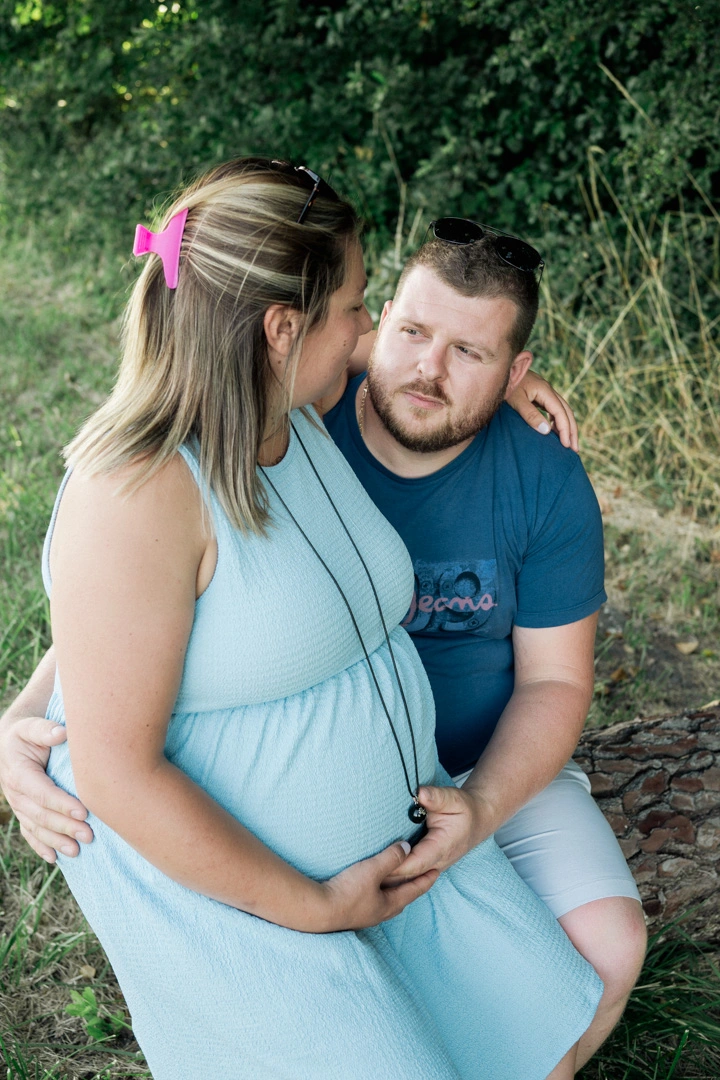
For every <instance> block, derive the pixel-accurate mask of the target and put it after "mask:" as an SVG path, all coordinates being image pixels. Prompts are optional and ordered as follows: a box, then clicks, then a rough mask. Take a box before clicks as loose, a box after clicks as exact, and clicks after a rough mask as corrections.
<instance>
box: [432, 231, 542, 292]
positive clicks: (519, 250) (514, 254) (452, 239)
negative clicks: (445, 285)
mask: <svg viewBox="0 0 720 1080" xmlns="http://www.w3.org/2000/svg"><path fill="white" fill-rule="evenodd" d="M430 228H431V229H432V231H433V236H434V237H435V239H436V240H444V241H445V243H446V244H459V245H460V246H463V245H465V244H474V243H476V242H477V241H478V240H482V238H483V236H489V237H490V239H491V240H492V244H493V247H494V248H495V251H496V252H497V254H498V255H499V256H500V258H501V259H502V261H503V262H505V263H507V264H508V266H512V267H513V268H514V269H515V270H522V271H523V273H525V274H534V273H535V271H536V270H539V271H540V277H542V272H543V267H544V266H545V263H544V262H543V260H542V257H541V255H540V252H539V251H536V250H535V248H534V247H531V246H530V244H526V243H525V241H524V240H520V239H519V237H517V236H508V235H507V234H506V233H501V232H498V231H497V229H493V227H492V225H481V224H480V222H479V221H470V220H469V219H468V218H459V217H443V218H438V219H437V221H431V222H430ZM538 280H540V279H539V278H538Z"/></svg>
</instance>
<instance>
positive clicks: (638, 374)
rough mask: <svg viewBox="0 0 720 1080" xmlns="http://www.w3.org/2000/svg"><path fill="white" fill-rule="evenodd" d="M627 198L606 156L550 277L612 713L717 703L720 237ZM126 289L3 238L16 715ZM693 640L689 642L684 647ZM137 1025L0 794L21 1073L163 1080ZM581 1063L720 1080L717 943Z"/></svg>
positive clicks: (375, 275)
mask: <svg viewBox="0 0 720 1080" xmlns="http://www.w3.org/2000/svg"><path fill="white" fill-rule="evenodd" d="M613 199H616V196H615V194H614V193H613V192H609V191H608V190H607V188H603V177H602V173H601V171H600V169H599V168H598V166H597V164H596V163H595V162H594V161H593V163H592V171H591V182H590V184H589V186H588V206H589V211H590V217H591V221H590V226H589V229H588V232H587V235H586V236H583V237H579V238H576V240H575V241H574V242H573V243H574V248H576V249H577V256H576V257H575V256H573V258H575V262H573V261H572V260H570V261H569V262H568V261H567V260H566V268H565V270H564V271H563V273H562V274H560V273H559V272H558V273H555V274H553V273H552V272H551V271H548V272H546V276H545V278H544V279H543V300H542V304H543V306H542V312H541V317H540V320H539V325H538V330H537V334H536V339H535V349H536V352H537V354H538V357H539V364H538V367H539V369H540V370H541V371H543V372H544V373H545V374H547V375H548V377H550V378H551V379H552V380H553V381H554V382H555V383H556V384H557V385H558V387H559V388H560V389H561V390H563V389H564V390H565V391H566V392H567V393H568V395H569V397H570V399H571V401H572V403H573V405H574V406H575V408H576V409H577V411H578V414H579V416H580V417H581V421H582V442H583V452H584V459H585V461H586V464H587V465H588V466H589V468H590V471H591V474H592V477H593V480H594V482H595V485H596V489H597V490H598V493H599V496H600V501H601V506H602V508H603V514H604V519H605V525H606V539H607V561H608V575H607V576H608V593H609V602H608V605H607V606H606V608H605V610H604V611H603V613H602V618H601V630H600V633H599V635H598V645H597V654H596V680H597V681H596V697H595V701H594V704H593V710H592V714H591V722H592V723H595V724H602V725H604V724H607V723H610V722H613V721H615V720H620V719H625V718H627V717H628V716H632V715H635V714H637V713H653V712H663V711H675V710H680V709H682V708H684V707H689V706H698V705H702V704H704V703H705V702H707V701H709V700H710V699H713V698H717V697H720V614H719V612H720V604H719V603H718V600H719V599H720V580H719V572H720V530H719V529H718V506H720V500H719V499H718V496H720V470H719V469H718V465H717V461H718V451H720V418H719V414H718V409H719V406H718V402H719V401H720V394H719V393H718V392H719V391H720V364H719V363H718V361H719V360H720V357H719V356H718V349H717V344H716V327H717V321H718V319H720V303H719V301H720V288H719V286H718V268H717V261H718V260H717V257H716V254H714V253H716V252H717V250H718V246H719V245H720V229H719V228H718V220H717V219H716V217H714V216H713V214H712V213H710V212H709V213H708V215H707V216H706V217H705V218H703V219H699V218H697V217H694V218H690V217H688V216H686V215H683V212H682V208H681V207H680V208H679V209H678V210H677V211H676V212H674V213H672V214H668V215H666V216H665V217H664V218H662V219H657V220H648V221H644V220H643V219H642V216H641V214H640V213H639V212H638V209H637V207H635V206H634V204H633V201H632V198H631V197H630V196H629V197H628V198H627V199H625V200H624V201H623V204H622V207H621V209H622V214H619V212H618V211H617V208H616V207H614V204H613ZM608 205H609V206H610V207H611V208H613V213H614V216H613V218H612V219H610V218H609V217H608V212H607V207H608ZM618 220H619V221H620V222H621V226H620V229H618V227H617V222H618ZM421 224H422V223H421V221H420V219H419V217H416V219H415V220H414V221H413V222H412V223H411V226H410V228H409V229H408V230H407V231H404V225H403V222H402V221H401V222H400V223H399V229H398V243H397V245H396V249H395V250H394V251H393V252H389V253H387V254H386V255H384V256H383V257H381V258H377V259H374V260H373V262H372V266H371V271H372V273H371V288H370V305H371V308H373V309H375V310H376V311H377V310H379V307H380V302H381V301H382V300H383V299H384V298H385V297H386V296H387V295H388V293H389V292H390V290H391V287H392V283H393V281H394V278H395V277H396V275H397V268H398V263H399V260H400V258H401V256H402V254H403V253H404V251H405V250H406V248H407V247H408V245H409V244H412V242H414V241H416V240H417V239H419V236H420V229H421ZM39 252H40V253H39ZM551 261H552V260H551ZM118 267H119V264H118ZM117 281H118V282H119V285H118V293H116V294H111V293H108V292H106V291H102V290H98V288H97V283H96V278H95V276H94V275H93V274H92V273H91V272H90V271H88V272H87V273H86V272H85V271H84V270H83V268H82V267H80V268H78V267H74V268H67V267H66V268H62V267H58V265H57V263H56V261H54V260H53V258H52V257H51V255H50V254H46V255H43V254H42V247H41V245H39V244H38V243H34V242H33V238H32V237H30V238H28V239H27V240H25V241H20V240H17V239H16V240H11V239H10V240H7V241H6V244H5V251H4V260H3V263H2V265H1V266H0V288H1V289H2V293H3V305H2V307H1V308H0V372H1V373H2V379H0V406H1V408H0V416H1V417H2V420H0V562H1V563H2V566H3V568H4V573H3V576H2V580H1V581H0V707H1V706H2V705H3V704H6V703H7V702H8V701H9V700H10V699H11V698H12V697H13V696H14V695H15V693H16V692H17V690H18V688H19V687H20V686H22V685H23V684H24V682H25V681H26V679H27V677H28V675H29V674H30V672H31V671H32V669H33V667H34V666H35V664H36V662H37V660H38V658H39V657H40V655H41V654H42V652H43V651H44V649H45V648H46V646H47V644H48V642H49V625H48V608H47V603H46V600H45V596H44V592H43V590H42V585H41V581H40V575H39V563H40V550H41V545H42V536H43V533H44V531H45V528H46V525H47V521H48V518H49V514H50V510H51V507H52V501H53V498H54V494H55V491H56V489H57V485H58V482H59V480H60V477H61V475H62V462H61V459H60V456H59V452H58V451H59V448H60V446H62V445H63V443H65V442H66V441H67V440H68V439H69V437H70V436H71V434H72V432H73V431H74V430H75V428H76V427H77V425H78V423H79V422H80V421H81V420H82V418H83V417H84V416H85V415H87V413H88V412H90V411H91V410H92V408H93V407H94V406H95V405H96V404H97V403H98V402H99V401H100V400H101V398H102V396H103V394H105V393H106V392H107V390H108V389H109V388H110V386H111V384H112V379H113V373H114V366H115V354H116V336H117V323H116V321H115V315H116V313H117V310H118V307H119V302H120V296H119V294H120V292H121V289H122V284H121V282H122V278H121V276H120V274H118V275H117ZM693 642H696V644H695V645H694V646H693V648H692V650H691V651H690V652H687V651H686V652H681V651H680V650H679V649H678V648H677V645H678V644H680V645H683V646H685V647H687V646H688V645H691V644H692V643H693ZM88 991H90V992H91V993H88ZM73 994H74V995H75V997H73ZM92 995H94V997H93V996H92ZM68 1006H70V1008H71V1012H70V1013H68V1011H67V1009H68ZM73 1010H74V1011H73ZM113 1017H115V1018H116V1020H115V1022H113ZM124 1022H127V1013H126V1008H125V1005H124V1002H123V1000H122V995H121V993H120V990H119V988H118V986H117V983H116V981H115V979H114V976H113V974H112V971H111V970H110V968H109V965H108V962H107V959H106V958H105V956H104V954H103V952H102V949H101V947H100V945H99V943H98V942H97V940H96V939H95V937H94V935H93V934H92V932H91V931H90V930H89V928H88V927H87V926H86V924H85V923H84V922H83V920H82V917H81V915H80V914H79V912H78V909H77V907H76V905H75V903H74V901H73V899H72V897H71V896H70V895H69V893H68V891H67V889H66V887H65V884H64V882H63V879H62V878H61V877H60V876H58V874H57V873H56V871H54V870H52V869H50V868H48V867H47V866H46V865H45V864H43V863H40V862H39V861H38V860H37V859H36V858H35V857H34V855H33V854H32V853H31V852H30V850H29V849H28V848H27V846H26V845H25V844H24V842H23V841H22V840H21V838H20V836H19V834H18V831H17V826H16V825H15V824H14V822H13V821H12V820H10V818H9V815H8V814H7V813H3V810H2V806H1V805H0V1060H2V1062H3V1063H4V1066H5V1070H6V1076H7V1078H8V1080H30V1078H32V1080H56V1078H57V1080H60V1078H63V1080H71V1078H72V1080H81V1078H82V1080H101V1078H103V1080H105V1078H106V1080H124V1078H126V1077H128V1078H129V1077H148V1076H149V1073H148V1071H147V1068H146V1066H145V1064H144V1062H143V1060H142V1055H140V1054H139V1051H138V1048H137V1045H136V1044H135V1043H134V1041H133V1039H132V1035H131V1033H130V1032H129V1031H128V1030H127V1029H126V1028H125V1027H124V1026H123V1023H124ZM113 1032H114V1033H113ZM93 1033H94V1034H95V1035H96V1036H99V1037H98V1038H93V1037H92V1034H93ZM0 1075H2V1073H1V1071H0ZM582 1075H583V1078H584V1080H671V1078H676V1080H677V1078H681V1077H688V1078H702V1080H712V1078H717V1077H718V1076H720V977H719V975H718V971H717V968H716V967H715V966H714V963H713V958H712V954H711V953H709V952H708V951H707V950H706V949H704V948H703V947H702V946H701V945H697V944H695V943H693V942H690V941H689V940H687V939H685V938H683V936H682V933H681V930H679V929H678V930H676V931H675V933H674V937H673V938H672V940H664V941H663V940H656V941H655V943H654V944H653V947H652V949H651V951H650V954H649V957H648V962H647V964H646V967H645V970H644V972H643V976H642V979H641V982H640V984H639V986H638V988H637V989H636V991H635V993H634V995H633V998H632V1001H631V1005H630V1007H629V1009H628V1011H627V1013H626V1015H625V1017H624V1019H623V1022H622V1024H621V1026H620V1027H619V1028H618V1029H617V1031H616V1032H615V1034H614V1035H613V1037H612V1039H611V1040H610V1041H609V1042H608V1043H607V1044H606V1046H605V1047H604V1048H603V1050H602V1052H601V1053H600V1054H599V1055H598V1056H597V1058H596V1059H594V1060H593V1061H592V1062H591V1063H590V1064H589V1065H588V1066H587V1067H586V1068H585V1070H584V1071H583V1074H582Z"/></svg>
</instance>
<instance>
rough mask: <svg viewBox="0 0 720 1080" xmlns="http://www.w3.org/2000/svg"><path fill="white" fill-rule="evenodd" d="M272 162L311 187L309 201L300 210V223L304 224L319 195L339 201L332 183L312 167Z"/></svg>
mask: <svg viewBox="0 0 720 1080" xmlns="http://www.w3.org/2000/svg"><path fill="white" fill-rule="evenodd" d="M272 164H273V165H275V166H277V167H278V168H279V169H282V170H283V171H284V172H292V173H294V174H295V176H297V178H298V180H301V181H302V183H303V185H304V186H305V187H307V188H309V189H310V194H309V195H308V197H307V202H306V203H305V205H304V206H303V208H302V210H301V211H300V217H299V218H298V219H297V224H298V225H302V223H303V221H304V220H305V218H306V217H307V215H308V213H309V211H310V209H311V207H312V204H313V203H314V202H315V200H316V199H317V197H318V195H319V196H320V197H321V198H322V199H332V201H333V202H338V201H339V198H340V196H339V195H338V193H337V192H336V191H333V189H332V188H331V187H330V185H329V184H328V183H326V181H325V180H323V178H322V177H321V176H318V174H317V173H316V172H313V171H312V169H308V168H307V166H306V165H293V164H292V163H291V162H289V161H273V162H272Z"/></svg>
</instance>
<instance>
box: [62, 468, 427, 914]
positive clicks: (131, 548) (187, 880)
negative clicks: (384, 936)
mask: <svg viewBox="0 0 720 1080" xmlns="http://www.w3.org/2000/svg"><path fill="white" fill-rule="evenodd" d="M117 485H118V478H117V477H82V476H78V475H77V474H74V475H73V476H72V477H71V479H70V481H69V483H68V485H67V487H66V489H65V494H64V496H63V500H62V503H61V506H60V511H59V513H58V518H57V522H56V526H55V534H54V537H53V544H52V551H51V572H52V579H53V593H52V605H51V608H52V622H53V636H54V640H55V648H56V654H57V663H58V669H59V671H60V677H61V680H62V687H63V698H64V703H65V711H66V722H67V732H68V743H69V747H70V752H71V755H72V762H73V771H74V774H75V781H76V784H77V790H78V794H79V795H80V798H81V799H82V800H83V802H84V803H85V804H86V805H87V806H88V808H89V809H90V811H91V812H92V813H94V814H96V815H97V816H98V817H99V818H100V819H101V820H102V821H104V822H106V823H107V824H108V825H110V827H111V828H113V829H114V830H115V831H116V832H118V833H119V834H120V835H121V836H122V837H123V838H124V839H125V840H127V842H128V843H129V844H131V845H132V846H133V847H134V848H135V849H136V850H137V851H139V852H140V853H141V854H142V855H143V856H144V857H145V858H146V859H148V860H149V861H150V862H151V863H153V864H154V865H155V866H157V867H158V868H159V869H160V870H162V871H163V872H164V873H166V874H167V875H168V876H169V877H172V878H173V879H174V880H176V881H179V882H180V883H181V884H183V885H185V886H187V887H188V888H191V889H194V890H196V891H197V892H202V893H204V894H205V895H207V896H211V897H213V898H214V899H216V900H220V901H222V902H223V903H226V904H230V905H232V906H233V907H237V908H241V909H242V910H244V911H248V912H251V913H252V914H254V915H259V916H260V917H262V918H264V919H267V920H269V921H271V922H277V923H280V924H281V925H283V926H288V927H291V928H293V929H297V930H305V931H310V932H324V931H327V930H338V929H350V928H355V927H360V926H368V925H372V924H373V923H376V922H380V921H382V920H383V919H386V918H388V917H391V914H394V913H395V911H396V910H397V911H399V910H402V908H403V907H404V906H405V905H406V904H407V903H409V902H410V900H411V899H414V898H415V897H416V896H418V895H420V894H421V893H423V892H425V891H426V890H427V888H429V887H430V885H431V884H432V882H433V881H434V880H435V877H436V876H437V875H436V874H435V875H434V876H430V877H428V878H427V879H426V880H422V881H420V882H418V883H413V885H415V886H416V887H415V888H413V889H412V890H411V891H405V892H403V891H400V890H395V889H393V890H387V889H382V888H381V887H380V886H381V882H382V881H383V879H384V878H385V877H387V873H388V871H387V867H388V866H389V865H392V867H393V868H394V867H396V866H399V865H400V864H401V863H402V861H403V860H404V858H405V854H406V853H405V850H404V848H403V847H401V846H400V844H394V845H392V846H391V847H390V848H388V849H386V851H385V852H381V853H380V855H378V856H375V857H374V859H369V860H365V862H363V863H359V864H356V865H355V866H354V867H351V868H350V869H349V870H347V871H345V872H344V874H340V875H338V876H337V877H336V878H333V879H331V881H330V882H326V883H323V882H316V881H313V880H311V879H310V878H307V877H305V876H304V875H303V874H301V873H299V872H298V871H297V870H295V869H294V868H293V867H292V866H290V865H289V864H288V863H286V862H284V860H282V859H281V858H279V857H278V856H277V855H276V854H275V853H274V852H272V851H271V850H270V849H269V848H268V847H266V846H265V845H264V844H263V843H261V841H259V840H258V839H257V837H255V836H254V835H253V834H252V833H250V832H249V831H248V830H247V829H245V828H244V827H243V825H241V824H240V822H239V821H237V820H236V819H235V818H234V817H232V816H231V815H230V814H228V813H227V812H226V811H225V810H223V809H222V808H221V807H220V806H219V805H218V804H217V803H215V802H214V801H213V799H211V798H210V796H209V795H208V794H207V793H206V792H205V791H203V790H202V789H201V788H200V787H198V786H197V785H196V784H195V783H193V782H192V781H191V780H190V779H189V777H188V776H186V775H185V774H184V773H183V772H182V771H181V770H179V769H177V768H176V767H175V766H174V765H172V764H171V763H170V762H169V761H168V760H167V758H166V757H165V756H164V752H163V749H164V745H165V737H166V732H167V726H168V723H169V718H170V715H171V712H172V708H173V705H174V702H175V698H176V696H177V692H178V688H179V685H180V679H181V675H182V669H183V661H184V656H185V649H186V646H187V642H188V638H189V635H190V631H191V628H192V622H193V615H194V606H195V600H196V593H197V592H198V573H199V571H202V568H203V566H205V565H206V563H207V560H206V555H207V551H208V546H209V541H208V538H207V536H206V535H204V534H203V529H202V519H201V512H200V497H199V492H198V489H197V487H196V485H195V483H194V481H193V480H192V478H191V476H190V473H189V471H188V469H187V468H186V466H185V464H184V462H182V460H181V459H180V458H179V457H178V458H176V459H174V460H173V461H172V462H171V463H170V464H169V465H168V466H166V467H165V468H164V469H163V470H162V471H161V472H160V473H158V474H157V475H156V476H155V477H154V478H153V479H151V480H150V481H148V482H147V483H145V484H143V486H142V487H141V488H140V489H139V490H138V491H137V492H136V493H134V494H133V495H132V496H130V497H125V498H121V497H118V496H117V495H116V493H115V489H116V488H117ZM209 569H210V573H209V575H208V574H206V575H205V576H206V577H207V578H208V580H209V576H211V574H212V568H211V567H210V568H209ZM199 591H202V589H199Z"/></svg>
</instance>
